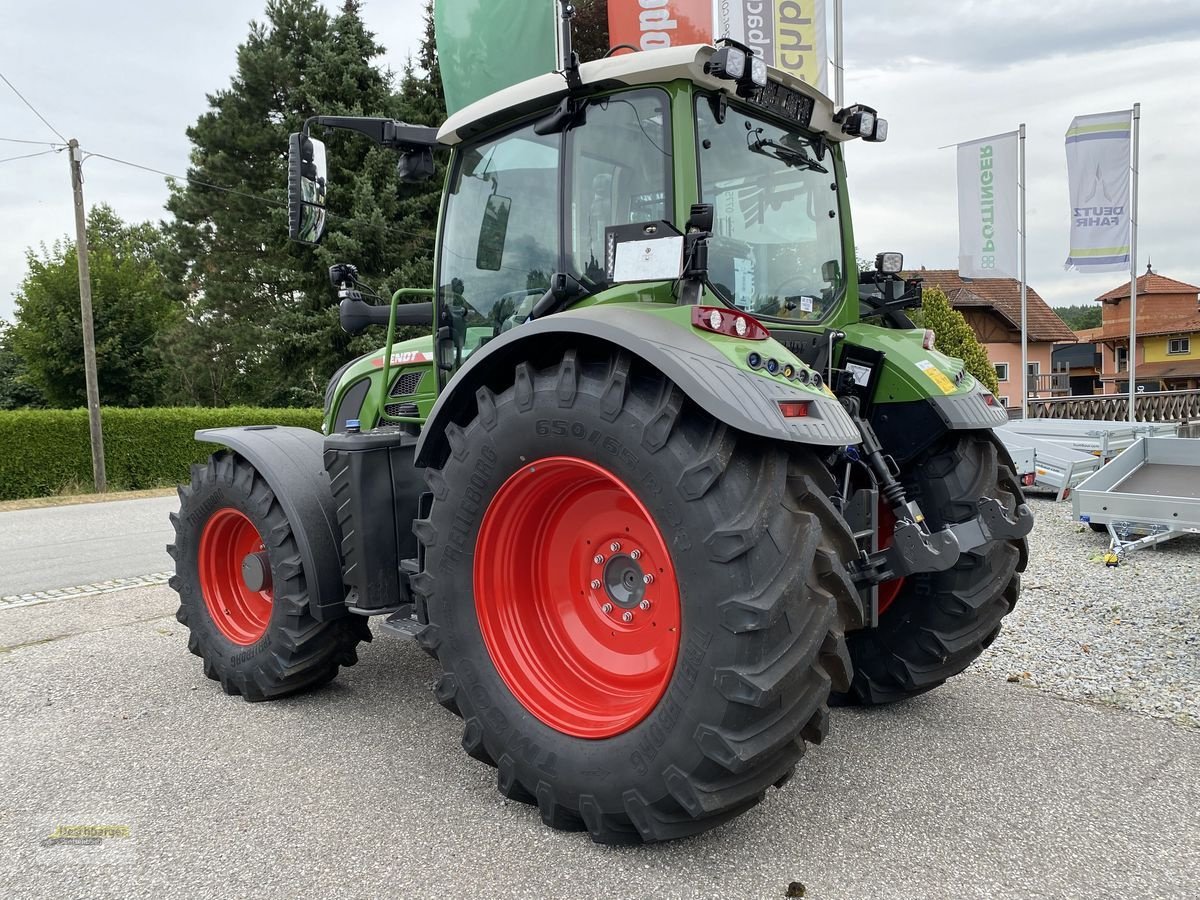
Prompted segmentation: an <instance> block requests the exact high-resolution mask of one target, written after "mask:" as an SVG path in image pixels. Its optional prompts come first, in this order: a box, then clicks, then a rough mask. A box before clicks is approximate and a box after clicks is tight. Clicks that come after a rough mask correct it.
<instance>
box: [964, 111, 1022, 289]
mask: <svg viewBox="0 0 1200 900" xmlns="http://www.w3.org/2000/svg"><path fill="white" fill-rule="evenodd" d="M1017 150H1018V148H1017V132H1015V131H1010V132H1007V133H1006V134H997V135H993V136H992V137H988V138H982V139H980V140H977V141H970V142H968V143H965V144H959V145H958V274H959V275H961V276H963V277H964V278H1015V277H1016V276H1017V275H1018V268H1017V265H1018V253H1017Z"/></svg>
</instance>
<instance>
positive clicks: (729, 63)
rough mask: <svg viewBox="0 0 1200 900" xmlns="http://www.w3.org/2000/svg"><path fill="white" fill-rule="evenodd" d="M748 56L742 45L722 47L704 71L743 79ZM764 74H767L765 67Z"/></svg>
mask: <svg viewBox="0 0 1200 900" xmlns="http://www.w3.org/2000/svg"><path fill="white" fill-rule="evenodd" d="M746 56H747V54H746V51H745V50H743V49H742V48H740V47H722V48H721V49H720V50H718V51H717V52H716V53H714V54H713V56H712V59H710V60H709V61H708V62H706V63H705V64H704V72H705V74H706V75H716V76H717V77H718V78H728V79H729V80H731V81H741V80H742V76H743V75H745V74H746ZM763 74H764V75H765V74H766V71H765V69H764V72H763Z"/></svg>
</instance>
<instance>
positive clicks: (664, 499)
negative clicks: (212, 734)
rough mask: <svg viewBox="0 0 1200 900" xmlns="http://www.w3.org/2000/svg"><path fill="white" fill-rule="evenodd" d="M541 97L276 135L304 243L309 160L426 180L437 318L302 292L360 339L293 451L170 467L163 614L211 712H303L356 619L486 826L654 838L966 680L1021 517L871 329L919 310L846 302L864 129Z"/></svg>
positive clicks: (232, 432) (680, 93)
mask: <svg viewBox="0 0 1200 900" xmlns="http://www.w3.org/2000/svg"><path fill="white" fill-rule="evenodd" d="M562 68H563V70H562V71H561V72H558V73H553V74H547V75H544V76H541V77H537V78H534V79H532V80H529V81H526V82H524V83H520V84H517V85H515V86H513V87H511V88H508V89H505V90H503V91H501V92H499V93H497V94H495V95H493V96H490V97H486V98H484V99H483V100H480V101H478V102H476V103H474V104H473V105H470V106H468V107H467V108H465V109H463V110H461V111H459V112H457V113H455V114H454V115H452V116H451V117H450V118H449V119H448V120H447V121H446V123H445V124H444V125H443V126H442V127H441V128H440V129H439V130H436V131H435V130H433V129H428V128H418V127H412V126H408V125H405V124H403V123H399V122H394V121H391V120H385V119H364V118H342V117H324V116H322V117H316V118H314V119H312V120H310V121H309V122H308V123H307V124H306V127H305V129H304V132H303V133H301V134H297V135H294V136H293V137H292V146H291V161H290V182H291V183H290V196H291V200H292V204H291V224H292V234H293V237H295V238H297V239H300V240H303V241H307V242H310V243H313V242H316V241H318V240H320V236H321V232H322V230H323V227H324V216H325V211H324V202H325V194H326V191H327V190H329V191H333V190H336V185H326V183H325V174H324V148H323V146H322V145H321V143H320V142H319V141H317V140H315V139H314V138H313V137H312V136H311V132H310V129H312V130H315V129H316V128H349V129H352V130H355V131H358V132H361V133H363V134H365V135H367V136H369V137H371V138H372V139H374V140H376V141H378V142H379V143H380V144H382V145H384V146H387V147H391V148H394V149H395V150H396V151H397V153H398V154H399V157H400V169H401V172H402V173H405V174H406V175H407V177H410V178H414V179H416V178H421V177H428V176H429V175H430V174H431V173H432V171H433V156H432V154H433V152H434V151H435V150H439V149H447V150H449V154H450V159H449V169H448V177H447V182H446V186H445V190H444V195H443V202H442V207H441V214H440V222H439V227H438V242H437V256H436V273H437V274H436V278H435V286H433V287H432V288H422V289H419V290H418V289H406V290H399V291H397V292H396V293H395V294H394V295H393V296H392V297H391V302H390V303H389V302H386V301H380V302H377V303H372V302H370V301H371V300H378V298H375V297H372V295H371V293H370V292H369V291H368V290H367V289H366V287H365V286H364V285H362V284H360V283H359V281H358V279H357V274H356V271H355V269H354V267H353V266H352V265H339V266H335V267H334V268H333V270H332V271H331V280H332V284H333V287H334V289H335V290H336V291H337V293H338V295H339V297H340V298H341V317H342V324H343V326H344V327H345V328H346V329H347V330H350V331H352V332H358V331H362V330H363V329H365V328H367V327H371V326H376V325H377V326H379V327H381V328H386V329H387V340H386V344H385V346H384V347H383V348H382V349H381V350H380V351H379V352H376V353H373V354H371V355H368V356H366V357H364V358H362V359H359V360H355V361H354V362H352V363H350V364H349V365H347V366H346V367H344V368H343V369H342V370H341V371H339V372H338V373H337V374H336V375H335V376H334V378H333V380H332V381H331V382H330V385H329V389H328V393H327V396H326V403H325V420H324V426H323V429H322V431H323V432H324V434H318V433H316V432H312V431H308V430H304V429H296V428H279V427H272V426H261V427H251V428H231V429H219V430H213V431H206V432H200V433H199V434H198V435H197V437H198V438H199V439H200V440H202V441H206V442H210V443H213V444H218V445H221V447H222V449H220V450H219V451H218V452H216V453H215V454H214V455H213V457H212V458H211V460H210V461H209V462H208V464H207V465H205V466H198V467H196V468H195V469H194V470H193V474H192V479H191V483H190V484H189V485H186V486H183V487H181V489H180V497H181V509H180V512H179V514H178V515H177V516H174V517H173V521H174V522H175V528H176V541H175V543H174V545H173V546H172V547H171V552H172V555H173V556H174V558H175V560H176V575H175V577H174V578H173V579H172V582H171V584H172V586H173V587H174V588H175V589H176V590H177V591H178V592H179V595H180V599H181V601H182V602H181V606H180V610H179V614H178V617H179V621H180V622H182V623H183V624H185V625H186V626H188V628H189V629H190V638H189V648H190V649H191V650H192V652H193V653H195V654H196V655H198V656H200V657H201V658H202V660H203V663H204V672H205V674H206V675H208V676H209V677H210V678H212V679H215V680H217V681H218V682H220V684H221V686H222V687H223V688H224V690H225V691H226V692H227V693H229V694H238V695H241V696H242V697H244V698H245V699H247V700H254V701H256V700H266V699H273V698H276V697H281V696H285V695H289V694H293V693H295V692H297V691H303V690H308V689H311V688H314V687H317V686H319V685H321V684H324V683H326V682H328V681H329V680H330V679H332V678H333V677H334V676H335V675H336V674H337V671H338V669H339V667H340V666H349V665H353V664H354V663H355V661H356V658H357V657H356V648H357V645H358V644H359V643H360V642H362V641H369V640H370V639H371V631H370V629H369V628H368V620H369V619H370V618H371V617H375V618H376V620H377V629H376V632H377V633H385V634H392V635H396V636H400V637H406V638H410V639H415V640H416V641H417V642H418V643H419V645H420V646H421V647H422V648H424V649H425V650H426V651H428V652H429V653H430V654H432V655H433V656H434V657H435V658H436V659H437V661H438V663H439V664H440V667H441V675H440V677H439V678H438V679H437V683H436V687H435V695H436V697H437V700H438V701H439V702H440V703H441V704H442V705H443V706H445V707H446V708H447V709H449V710H450V711H451V712H453V713H455V714H456V715H458V716H461V718H462V720H463V735H462V745H463V748H464V749H465V750H466V752H467V753H468V754H469V755H470V756H472V757H474V758H476V759H478V760H480V761H481V762H484V763H486V764H488V765H490V766H493V767H495V768H496V769H497V784H498V787H499V790H500V792H501V793H502V794H503V795H504V796H505V797H508V798H511V799H514V800H520V801H523V802H526V803H529V804H532V805H536V806H537V807H538V809H539V811H540V813H541V816H542V819H543V821H544V822H545V823H546V824H547V825H550V826H551V827H554V828H560V829H574V830H586V831H587V832H589V834H590V835H591V837H592V839H593V840H595V841H598V842H604V843H631V842H640V841H659V840H666V839H671V838H677V837H682V836H686V835H691V834H695V833H698V832H700V831H703V830H705V829H708V828H711V827H713V826H715V825H718V824H720V823H722V822H726V821H728V820H730V819H732V818H733V817H735V816H737V815H739V814H740V813H742V812H744V811H746V810H747V809H749V808H750V807H752V806H754V805H755V804H756V803H757V802H758V801H759V800H760V799H762V797H763V796H764V793H765V792H766V791H767V789H768V788H771V787H772V786H780V785H782V784H783V783H784V782H785V781H786V780H787V779H788V778H789V776H790V775H791V774H792V772H793V770H794V768H795V766H796V763H797V761H798V760H799V759H800V757H801V755H802V754H803V752H804V749H805V745H806V742H820V741H821V740H822V738H823V737H824V736H825V734H826V730H827V727H828V716H829V705H830V703H831V702H832V703H857V704H877V703H886V702H890V701H895V700H900V699H903V698H906V697H911V696H913V695H916V694H919V693H922V692H924V691H928V690H930V689H931V688H934V687H936V686H938V685H940V684H941V683H943V682H944V681H945V680H946V679H947V678H950V677H951V676H953V675H956V674H958V673H959V672H961V671H963V670H964V669H965V668H966V667H967V666H969V665H970V664H971V662H972V661H973V660H974V659H975V658H976V657H977V656H978V655H979V654H980V653H981V652H982V651H983V649H984V648H985V647H987V646H988V644H989V643H990V642H991V641H992V640H993V639H994V638H995V636H996V634H997V632H998V631H999V629H1000V623H1001V619H1002V618H1003V617H1004V616H1005V615H1006V614H1007V613H1008V612H1009V611H1010V610H1011V609H1012V607H1013V604H1014V603H1015V602H1016V600H1017V596H1018V593H1019V591H1020V576H1019V573H1020V572H1021V571H1022V570H1023V569H1024V566H1025V562H1026V553H1027V550H1026V543H1025V535H1027V534H1028V532H1029V530H1030V528H1031V527H1032V515H1031V513H1030V511H1029V508H1028V506H1027V505H1026V504H1025V503H1024V501H1023V498H1022V495H1021V489H1020V487H1019V486H1018V481H1017V478H1016V476H1015V474H1014V472H1013V467H1012V465H1011V463H1010V461H1009V459H1008V456H1007V455H1006V453H1005V451H1004V450H1003V449H1002V448H1001V446H1000V444H999V443H997V441H996V440H995V438H994V437H993V435H992V432H991V429H992V428H994V427H995V426H996V425H998V424H1000V423H1002V422H1004V421H1005V420H1006V415H1005V411H1004V409H1003V407H1002V406H1000V405H999V404H997V403H996V401H995V399H994V398H993V397H992V396H991V394H989V393H988V392H987V391H986V390H984V389H983V388H982V387H981V386H980V385H979V384H978V383H977V382H976V380H975V379H974V378H973V377H972V376H971V375H970V374H968V373H967V372H966V371H965V370H964V367H963V364H962V363H961V362H960V361H959V360H956V359H951V358H949V357H946V356H944V355H942V354H940V353H938V352H936V351H935V350H933V349H932V335H930V334H929V333H927V332H924V331H922V330H919V329H914V328H913V327H912V323H911V321H909V320H908V319H907V317H906V316H905V314H904V310H905V309H906V308H908V307H911V306H914V305H916V304H917V303H919V302H920V284H919V282H916V281H912V280H907V281H906V280H905V279H904V278H903V277H902V276H901V275H900V274H899V273H900V270H901V268H902V266H901V262H900V259H899V256H898V254H881V256H880V257H879V258H878V259H877V260H876V267H875V270H874V271H871V272H859V271H858V267H857V265H856V262H855V256H854V240H853V234H852V230H851V222H850V202H849V196H848V193H847V189H846V174H845V167H844V163H843V150H842V145H843V144H844V143H845V142H846V141H848V140H850V139H852V138H855V137H861V138H863V139H865V140H868V141H880V140H883V139H884V137H885V136H886V128H887V126H886V123H885V122H884V120H882V119H880V118H878V117H877V116H876V115H875V113H874V111H873V110H871V109H869V108H867V107H864V106H852V107H849V108H847V109H840V110H839V109H835V108H834V106H833V104H832V103H831V102H830V101H829V99H827V98H826V97H824V96H822V95H821V94H819V93H817V92H816V91H815V90H813V89H812V88H811V87H809V86H808V85H807V84H804V83H803V82H800V81H798V80H795V79H793V78H792V77H791V76H789V75H787V74H785V73H783V72H780V71H776V70H774V69H768V68H766V67H765V66H763V65H762V63H761V61H759V60H755V59H754V58H753V57H752V56H751V55H749V54H748V52H747V50H746V48H745V47H742V46H740V45H737V44H735V43H733V42H729V41H725V42H721V46H720V47H719V48H718V47H713V46H687V47H674V48H668V49H663V50H655V51H649V52H641V53H630V54H627V55H621V56H615V57H611V58H607V59H604V60H600V61H596V62H590V63H585V64H582V65H580V64H578V61H577V58H575V57H574V55H573V54H570V53H569V52H567V53H565V54H564V57H563V67H562ZM414 298H415V299H414ZM414 324H425V325H428V326H430V327H431V334H430V336H428V337H424V338H419V339H417V340H412V341H406V342H396V341H395V340H394V337H395V334H396V329H397V327H398V326H401V325H414Z"/></svg>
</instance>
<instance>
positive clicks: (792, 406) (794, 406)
mask: <svg viewBox="0 0 1200 900" xmlns="http://www.w3.org/2000/svg"><path fill="white" fill-rule="evenodd" d="M779 411H780V412H781V413H782V414H783V417H784V418H785V419H802V418H804V417H805V416H807V415H808V401H807V400H780V401H779Z"/></svg>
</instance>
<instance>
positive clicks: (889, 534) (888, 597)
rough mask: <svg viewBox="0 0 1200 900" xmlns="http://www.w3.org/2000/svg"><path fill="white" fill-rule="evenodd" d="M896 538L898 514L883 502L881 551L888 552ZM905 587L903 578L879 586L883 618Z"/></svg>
mask: <svg viewBox="0 0 1200 900" xmlns="http://www.w3.org/2000/svg"><path fill="white" fill-rule="evenodd" d="M895 538H896V514H895V513H893V512H892V510H891V508H890V507H889V506H888V505H887V504H886V503H883V502H882V501H881V502H880V504H879V549H880V550H886V549H887V548H888V547H890V546H892V541H893V540H895ZM902 587H904V579H903V578H894V579H892V580H891V581H885V582H884V583H883V584H881V585H879V614H880V615H881V616H882V615H883V614H884V613H885V612H887V608H888V607H889V606H891V605H892V603H893V602H894V601H895V599H896V597H898V596H899V595H900V589H901V588H902Z"/></svg>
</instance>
